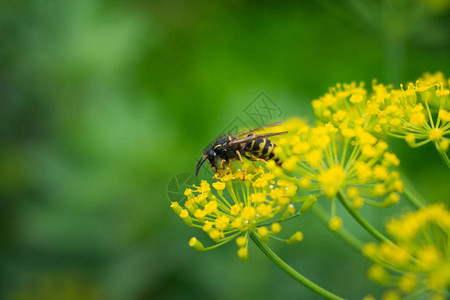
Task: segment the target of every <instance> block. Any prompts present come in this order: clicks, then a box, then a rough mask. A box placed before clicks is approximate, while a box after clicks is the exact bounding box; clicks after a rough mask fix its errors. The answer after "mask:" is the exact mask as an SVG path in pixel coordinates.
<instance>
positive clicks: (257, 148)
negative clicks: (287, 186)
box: [244, 139, 281, 165]
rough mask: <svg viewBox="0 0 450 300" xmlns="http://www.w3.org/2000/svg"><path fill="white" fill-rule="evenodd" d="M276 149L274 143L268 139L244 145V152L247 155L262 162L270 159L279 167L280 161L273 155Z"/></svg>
mask: <svg viewBox="0 0 450 300" xmlns="http://www.w3.org/2000/svg"><path fill="white" fill-rule="evenodd" d="M275 147H277V145H275V143H274V142H272V141H271V140H269V139H259V140H254V141H251V142H248V143H247V144H245V147H244V150H245V151H246V152H247V154H250V155H252V156H254V157H257V158H261V159H264V160H266V161H267V160H270V159H272V160H273V161H275V163H276V164H277V165H281V161H280V159H279V158H278V157H277V156H276V155H275V153H274V152H273V150H274V149H275Z"/></svg>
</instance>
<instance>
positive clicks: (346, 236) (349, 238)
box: [311, 203, 364, 253]
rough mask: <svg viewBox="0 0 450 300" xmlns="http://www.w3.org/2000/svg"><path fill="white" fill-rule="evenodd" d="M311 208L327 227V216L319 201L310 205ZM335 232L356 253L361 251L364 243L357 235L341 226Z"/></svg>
mask: <svg viewBox="0 0 450 300" xmlns="http://www.w3.org/2000/svg"><path fill="white" fill-rule="evenodd" d="M311 210H312V212H313V213H314V214H315V215H316V216H317V217H318V218H319V219H320V220H321V221H322V223H323V224H325V226H327V228H328V220H329V216H328V215H327V213H326V212H325V210H324V209H323V207H322V206H320V204H319V203H315V204H314V205H313V206H312V207H311ZM335 233H336V234H337V235H338V237H340V238H341V239H342V240H343V241H344V242H346V243H347V244H349V245H350V246H351V247H352V248H353V249H355V250H356V251H357V252H358V253H361V251H362V248H363V245H364V244H363V242H361V241H360V240H359V239H358V238H357V237H355V236H354V235H353V234H352V233H351V232H350V231H348V230H346V229H345V228H343V227H341V228H340V229H339V230H338V231H335Z"/></svg>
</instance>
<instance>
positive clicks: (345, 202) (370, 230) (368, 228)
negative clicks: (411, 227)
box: [337, 191, 392, 244]
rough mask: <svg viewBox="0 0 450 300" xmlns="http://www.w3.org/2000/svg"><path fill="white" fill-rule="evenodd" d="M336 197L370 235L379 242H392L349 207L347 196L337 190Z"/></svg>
mask: <svg viewBox="0 0 450 300" xmlns="http://www.w3.org/2000/svg"><path fill="white" fill-rule="evenodd" d="M337 197H338V199H339V201H340V202H341V203H342V205H343V206H344V207H345V209H346V210H347V211H348V213H349V214H350V215H351V216H352V217H353V219H355V221H356V222H358V223H359V225H361V226H362V227H363V228H364V229H365V230H366V231H367V232H368V233H369V234H370V235H372V236H373V237H374V238H375V239H377V240H378V241H380V242H387V243H390V244H392V242H391V241H390V240H389V239H388V238H387V237H385V236H384V235H383V234H381V233H380V232H379V231H378V230H376V229H375V228H374V227H373V226H372V225H370V224H369V222H367V221H366V220H365V219H364V218H363V217H362V216H361V215H360V214H359V213H358V212H357V211H356V210H355V209H353V207H351V205H350V203H349V202H348V200H347V198H346V197H345V196H344V195H343V194H342V192H341V191H339V192H338V194H337Z"/></svg>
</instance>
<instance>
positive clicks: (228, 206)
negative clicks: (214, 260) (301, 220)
mask: <svg viewBox="0 0 450 300" xmlns="http://www.w3.org/2000/svg"><path fill="white" fill-rule="evenodd" d="M215 179H216V180H217V181H216V182H214V183H212V184H209V183H208V182H206V181H205V180H202V181H201V184H200V186H194V187H193V188H192V189H191V188H188V189H186V191H185V195H186V196H187V200H186V202H185V203H184V204H183V205H181V204H179V203H177V202H173V203H172V205H171V207H172V208H173V210H174V211H175V213H176V214H177V215H178V216H180V218H181V219H183V221H184V222H185V223H186V224H187V225H189V226H192V227H197V228H201V229H202V230H203V231H204V232H206V233H207V234H208V235H209V237H210V238H211V239H212V240H213V241H214V242H216V245H214V246H211V247H208V248H207V247H204V246H203V244H202V243H201V242H200V241H199V240H198V239H197V238H192V239H191V240H190V241H189V245H190V246H191V247H193V248H195V249H196V250H199V251H205V250H210V249H214V248H216V247H218V246H220V245H222V244H225V243H227V242H229V241H231V240H234V239H236V244H237V246H238V248H239V249H238V252H237V254H238V256H239V258H241V259H243V260H246V259H247V258H248V239H249V234H250V233H251V232H254V233H256V234H258V236H259V237H260V238H261V240H262V241H267V240H268V239H269V237H270V236H274V235H276V234H278V233H279V232H280V231H281V225H280V223H279V222H281V221H283V220H286V219H288V218H290V217H293V216H298V215H300V214H302V213H303V212H304V206H305V205H306V206H308V205H309V204H307V203H308V201H306V202H304V205H303V206H302V207H303V209H302V208H301V209H300V210H296V208H295V207H294V205H293V203H292V202H294V201H296V193H297V187H296V186H295V185H294V184H292V183H289V182H284V181H282V180H277V179H276V178H275V176H274V175H273V174H272V173H270V172H267V171H265V170H264V168H262V167H257V168H256V167H254V168H247V170H246V175H245V179H244V180H243V173H242V171H241V170H237V171H236V172H232V171H231V170H230V169H229V168H228V169H227V170H226V171H220V172H219V173H217V174H216V175H215ZM302 238H303V236H302V234H301V232H296V233H294V234H293V235H292V236H291V237H290V238H288V239H287V240H285V241H286V242H287V243H289V244H293V243H296V242H299V241H301V240H302Z"/></svg>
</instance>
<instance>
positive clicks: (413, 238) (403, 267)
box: [363, 203, 450, 299]
mask: <svg viewBox="0 0 450 300" xmlns="http://www.w3.org/2000/svg"><path fill="white" fill-rule="evenodd" d="M386 229H387V231H388V233H389V234H390V235H391V236H392V237H393V238H394V241H395V244H392V243H387V242H383V243H381V244H379V245H376V244H374V243H369V244H367V245H366V246H365V247H364V249H363V252H364V254H365V255H366V256H367V257H369V258H370V259H372V260H373V261H374V262H375V264H374V265H373V266H372V267H371V268H370V269H369V271H368V276H369V278H370V279H372V280H373V281H375V282H378V283H380V284H383V285H390V286H393V287H394V289H392V290H390V293H391V294H397V295H398V296H400V295H402V294H404V295H407V294H411V295H415V296H416V297H418V296H419V293H420V294H423V296H421V297H422V298H423V297H430V298H428V299H445V297H446V296H445V295H447V294H446V293H448V292H447V291H446V288H448V286H450V251H449V249H450V248H449V246H450V238H449V235H450V211H449V210H448V209H447V208H446V207H445V206H444V204H442V203H438V204H433V205H430V206H428V207H425V208H422V209H420V210H418V211H415V212H411V213H408V214H406V215H404V216H402V217H401V218H398V219H393V220H391V221H390V222H389V223H388V224H387V226H386ZM388 270H391V271H388ZM397 273H401V274H402V275H396V274H397ZM422 298H421V299H422Z"/></svg>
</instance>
